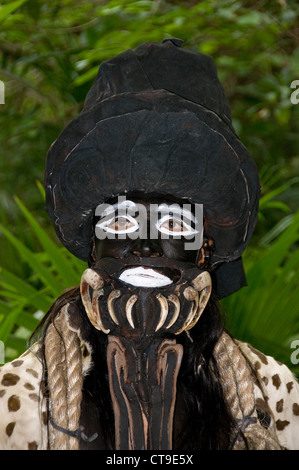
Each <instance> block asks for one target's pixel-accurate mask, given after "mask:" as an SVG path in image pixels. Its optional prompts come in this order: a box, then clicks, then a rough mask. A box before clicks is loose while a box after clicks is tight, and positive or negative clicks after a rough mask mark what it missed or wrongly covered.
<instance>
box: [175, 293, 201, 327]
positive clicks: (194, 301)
mask: <svg viewBox="0 0 299 470" xmlns="http://www.w3.org/2000/svg"><path fill="white" fill-rule="evenodd" d="M184 297H185V298H186V299H187V300H190V301H192V305H191V308H190V312H189V314H188V316H187V318H186V320H185V321H184V323H183V325H182V326H181V328H180V329H179V330H178V331H176V333H175V334H176V335H179V334H180V333H182V332H183V331H185V330H189V329H190V328H191V326H190V325H192V326H194V325H195V323H193V320H194V317H195V314H196V311H197V308H198V304H199V296H198V292H197V291H196V290H195V289H193V287H186V289H185V290H184Z"/></svg>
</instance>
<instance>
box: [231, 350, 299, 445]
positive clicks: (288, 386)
mask: <svg viewBox="0 0 299 470" xmlns="http://www.w3.org/2000/svg"><path fill="white" fill-rule="evenodd" d="M238 345H239V347H240V349H241V350H242V352H243V354H244V355H245V357H246V358H247V360H248V361H249V363H250V364H251V366H252V368H253V370H254V373H255V376H256V379H257V383H256V393H255V394H256V401H257V406H258V403H259V402H260V401H261V400H262V398H263V399H264V400H265V402H266V404H267V406H268V408H269V409H270V412H271V415H272V418H271V419H272V421H273V422H272V425H273V426H274V427H275V429H276V432H277V436H278V439H279V442H280V444H281V445H282V446H283V447H285V448H286V449H289V450H298V449H299V384H298V381H297V379H296V377H295V376H294V374H293V373H292V372H291V370H290V369H289V368H288V367H287V366H286V365H284V364H282V363H280V362H278V361H276V360H275V359H274V358H273V357H271V356H266V355H265V354H263V353H261V352H260V351H258V350H256V349H255V348H253V347H252V346H251V345H250V344H247V343H242V342H240V341H238Z"/></svg>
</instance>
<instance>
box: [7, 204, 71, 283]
mask: <svg viewBox="0 0 299 470" xmlns="http://www.w3.org/2000/svg"><path fill="white" fill-rule="evenodd" d="M15 201H16V203H17V205H18V206H19V208H20V209H21V211H22V213H23V214H24V216H25V217H26V219H27V220H28V222H29V224H30V227H31V228H32V230H33V232H34V233H35V235H36V236H37V238H38V240H39V242H40V244H41V245H42V247H43V248H44V250H45V252H46V253H47V254H48V256H49V259H50V260H51V262H52V264H53V265H54V266H55V269H56V270H57V273H58V275H59V276H60V278H61V279H62V280H63V282H64V283H65V284H66V285H70V286H71V285H74V284H77V283H78V275H77V273H76V272H75V271H74V269H73V267H72V266H71V263H70V262H69V261H68V260H67V259H66V258H65V257H64V256H61V249H60V248H58V247H57V246H56V245H55V243H54V242H53V241H52V240H51V238H50V237H49V236H48V234H47V233H46V231H45V230H43V229H42V228H41V226H40V225H39V224H38V223H37V221H36V220H35V218H34V217H33V216H32V214H31V213H30V212H29V211H28V209H26V207H25V206H24V204H23V203H22V202H21V201H20V199H19V198H17V197H15Z"/></svg>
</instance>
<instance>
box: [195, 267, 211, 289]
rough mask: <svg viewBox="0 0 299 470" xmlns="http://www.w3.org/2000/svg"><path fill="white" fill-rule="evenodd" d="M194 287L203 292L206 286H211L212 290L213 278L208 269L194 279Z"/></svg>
mask: <svg viewBox="0 0 299 470" xmlns="http://www.w3.org/2000/svg"><path fill="white" fill-rule="evenodd" d="M192 285H193V287H195V289H196V290H197V291H198V292H201V291H202V290H203V289H205V288H207V287H208V288H209V289H210V291H211V290H212V279H211V276H210V274H209V273H208V271H203V272H202V273H200V274H199V275H198V276H197V277H196V278H195V279H193V281H192Z"/></svg>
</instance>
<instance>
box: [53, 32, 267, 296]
mask: <svg viewBox="0 0 299 470" xmlns="http://www.w3.org/2000/svg"><path fill="white" fill-rule="evenodd" d="M181 46H182V41H180V40H178V39H170V40H164V41H162V42H161V43H145V44H143V45H141V46H139V47H138V48H137V49H135V50H134V51H133V50H128V51H125V52H123V53H122V54H120V55H118V56H116V57H114V58H112V59H111V60H108V61H105V62H103V63H102V64H101V66H100V68H99V72H98V75H97V78H96V80H95V82H94V84H93V86H92V88H91V90H90V91H89V93H88V95H87V97H86V100H85V104H84V108H83V111H82V113H81V114H80V115H79V116H78V117H77V118H76V119H74V120H73V121H72V122H71V123H70V124H69V125H68V126H67V127H66V128H65V129H64V131H63V132H62V133H61V134H60V136H59V137H58V139H57V140H56V141H55V142H54V144H53V145H52V146H51V148H50V150H49V152H48V157H47V162H46V171H45V189H46V208H47V211H48V214H49V216H50V218H51V220H52V221H53V223H54V227H55V230H56V233H57V235H58V237H59V238H60V240H61V242H62V243H63V244H64V245H65V246H66V248H67V249H68V250H69V251H70V252H71V253H73V254H74V255H75V256H77V257H78V258H80V259H82V260H88V259H89V256H90V252H91V247H92V245H93V239H94V226H93V220H94V212H95V209H96V207H97V206H98V205H99V204H100V203H102V202H105V201H107V200H109V199H111V198H112V197H115V196H118V195H123V194H126V193H131V192H133V191H138V192H140V191H143V192H145V193H159V194H161V195H165V196H167V195H172V196H174V197H176V198H180V199H186V200H187V201H189V202H192V203H198V204H203V210H204V230H205V236H207V237H212V238H213V239H214V242H215V250H214V251H213V253H212V258H211V268H212V270H215V269H216V268H217V269H218V270H219V269H220V268H219V266H220V265H223V264H224V263H225V264H227V263H233V262H234V263H235V264H234V265H235V266H237V265H238V266H239V268H238V269H239V272H240V277H242V272H243V271H242V269H241V268H240V263H239V261H240V257H241V255H242V253H243V251H244V249H245V247H246V245H247V243H248V241H249V239H250V237H251V235H252V232H253V229H254V226H255V223H256V219H257V211H258V200H259V195H260V185H259V178H258V174H257V169H256V165H255V163H254V161H253V160H252V158H251V157H250V155H249V154H248V152H247V150H246V148H245V147H244V146H243V144H242V143H241V142H240V140H239V139H238V137H237V136H236V134H235V131H234V129H233V127H232V123H231V116H230V107H229V104H228V101H227V98H226V96H225V93H224V90H223V87H222V85H221V84H220V82H219V80H218V77H217V71H216V68H215V65H214V62H213V60H212V58H211V57H209V56H207V55H204V54H201V53H197V52H194V51H190V50H187V49H184V48H182V47H181ZM238 260H239V261H238ZM238 263H239V264H238ZM219 272H220V271H219ZM235 272H236V271H235ZM222 277H223V276H222ZM233 282H234V281H233ZM220 283H221V281H220ZM242 283H243V284H244V279H242V281H240V282H239V284H240V285H239V286H238V288H239V287H240V286H241V284H242ZM237 284H238V282H237ZM224 290H225V289H224ZM233 290H236V289H233Z"/></svg>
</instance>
